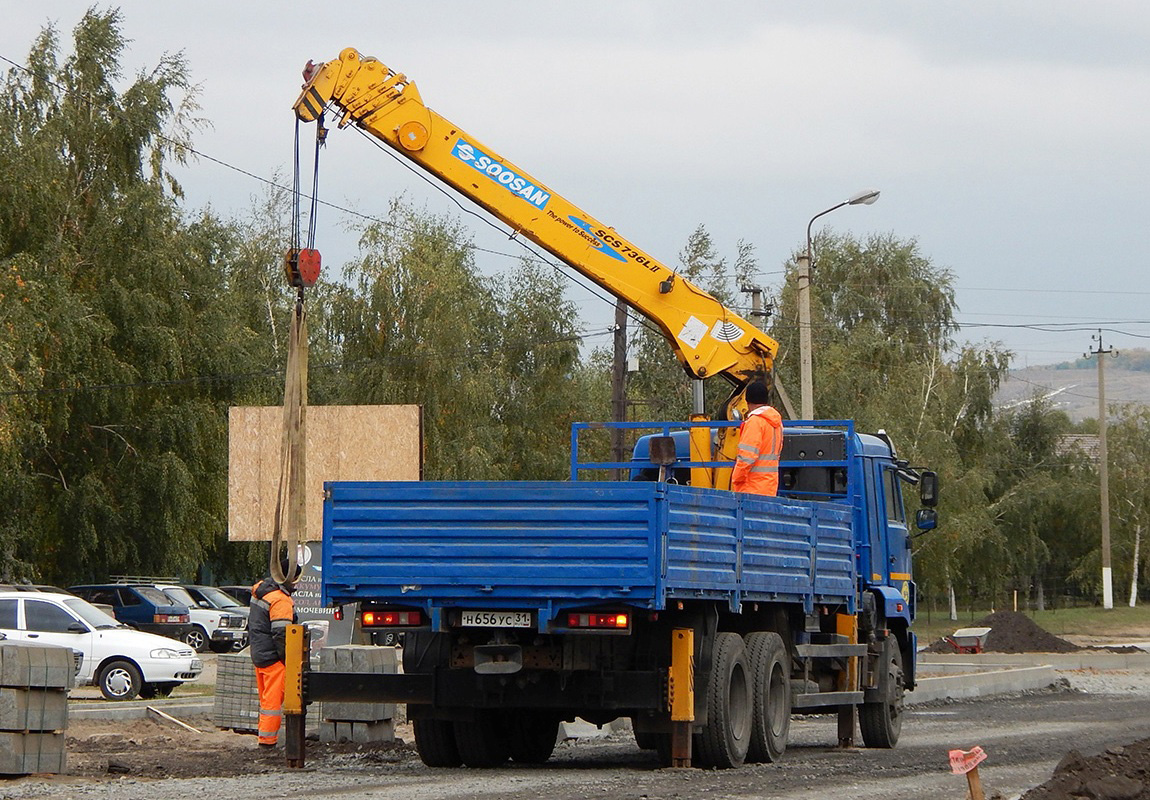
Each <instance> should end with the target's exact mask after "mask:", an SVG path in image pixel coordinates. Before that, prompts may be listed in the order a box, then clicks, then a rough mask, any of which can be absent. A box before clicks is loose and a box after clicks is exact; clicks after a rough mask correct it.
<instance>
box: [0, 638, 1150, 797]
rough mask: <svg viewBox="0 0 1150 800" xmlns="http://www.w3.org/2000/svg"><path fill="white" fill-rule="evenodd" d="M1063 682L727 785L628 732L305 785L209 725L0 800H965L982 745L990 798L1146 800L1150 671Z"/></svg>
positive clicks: (394, 746)
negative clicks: (540, 758) (874, 746)
mask: <svg viewBox="0 0 1150 800" xmlns="http://www.w3.org/2000/svg"><path fill="white" fill-rule="evenodd" d="M1016 622H1017V621H1016ZM1000 627H1001V628H1002V629H1004V630H1005V629H1006V628H1007V627H1008V626H1007V625H1006V623H1001V624H1000ZM1062 674H1063V675H1064V676H1065V677H1066V678H1067V680H1066V682H1065V685H1063V686H1061V687H1058V688H1056V689H1053V690H1050V691H1044V692H1037V693H1029V694H1023V695H1018V696H1012V697H1000V698H987V699H980V700H971V701H962V702H948V703H936V704H930V705H917V706H912V707H910V708H909V710H908V712H907V717H906V720H905V724H904V727H903V732H902V739H901V741H900V742H899V745H898V747H897V748H895V749H893V750H869V749H864V748H856V749H852V750H840V749H837V748H836V747H835V746H834V743H835V739H836V732H835V721H834V719H833V718H832V717H812V718H799V717H796V718H795V719H794V721H793V723H792V728H791V739H790V745H789V748H788V751H787V753H786V754H785V756H784V758H783V760H782V761H780V762H779V763H777V764H763V765H748V766H745V767H743V768H741V769H738V770H727V771H704V770H672V769H664V768H662V767H660V765H659V763H658V761H657V759H656V757H655V755H654V754H653V753H651V752H648V751H642V750H640V749H639V748H638V747H637V746H636V745H635V743H634V740H633V738H632V737H631V735H630V733H627V732H618V733H614V734H611V735H609V736H604V737H602V738H597V739H579V740H571V741H567V742H563V743H561V744H560V745H559V746H558V747H557V748H556V751H555V755H554V756H553V758H552V760H551V761H550V762H548V763H547V764H545V765H541V766H519V765H515V764H508V765H506V766H504V767H500V768H497V769H491V770H468V769H446V770H442V769H441V770H432V769H428V768H427V767H425V766H424V765H423V764H422V763H421V762H420V760H419V757H418V755H417V754H416V752H415V748H414V747H413V746H412V744H411V742H412V736H411V731H410V728H409V727H408V726H406V725H401V726H400V727H399V729H398V731H397V734H398V736H399V737H400V739H402V741H398V742H395V743H389V744H386V745H378V746H367V745H354V744H340V745H329V744H322V743H319V742H309V743H308V749H307V766H306V767H305V768H304V769H302V770H293V769H289V768H288V767H287V766H286V764H285V760H284V756H283V752H282V750H277V751H272V752H267V751H262V750H260V749H258V748H257V747H256V744H255V737H253V736H250V735H242V734H236V733H232V732H229V731H221V730H218V729H216V728H215V727H214V725H213V722H212V720H211V719H210V717H207V716H202V717H188V718H182V721H184V722H186V723H188V724H190V725H192V726H194V727H196V728H198V729H200V730H201V731H202V732H201V733H192V732H189V731H187V730H185V729H183V728H181V727H179V726H178V725H174V724H172V723H169V722H165V721H161V720H158V719H156V720H154V719H146V720H128V721H112V720H107V721H89V720H82V719H74V720H73V721H72V722H71V723H70V725H69V729H68V731H67V735H68V737H69V741H68V753H69V755H68V758H69V771H68V774H66V775H58V776H29V777H23V778H13V779H8V780H0V798H3V799H4V800H8V799H11V800H17V799H20V800H22V799H23V798H59V800H70V799H72V798H75V799H76V800H80V799H91V798H109V799H113V798H114V800H167V799H168V798H191V797H201V796H202V797H205V798H210V800H226V799H227V798H244V800H251V798H253V797H265V796H266V797H292V798H294V797H308V798H332V800H336V799H337V798H338V800H358V799H359V798H404V799H405V800H406V798H415V799H416V800H420V799H422V798H428V799H430V798H492V799H493V800H495V799H498V800H527V798H540V797H546V798H554V800H575V799H576V798H580V799H581V798H588V797H596V798H605V799H606V800H621V799H622V798H646V800H671V798H682V799H685V798H714V799H716V800H717V799H718V798H766V797H771V798H787V799H788V800H815V798H818V799H819V800H823V798H826V797H833V798H835V800H853V799H854V798H859V799H860V800H861V798H875V797H881V798H883V800H912V798H913V799H914V800H919V798H926V797H940V798H942V797H954V798H961V797H964V796H965V795H966V780H965V778H963V777H962V776H956V775H952V774H950V772H949V765H948V761H947V752H948V751H949V750H951V749H956V748H959V749H964V750H965V749H970V748H971V747H973V746H974V745H980V746H982V747H983V749H985V750H986V752H987V753H988V754H989V758H988V760H987V761H986V762H984V763H983V764H982V766H981V767H980V773H981V777H982V783H983V786H984V788H985V790H986V796H987V797H988V798H995V797H997V798H1002V799H1004V800H1005V799H1007V798H1016V797H1019V796H1020V795H1021V794H1022V793H1023V792H1025V791H1027V790H1029V789H1032V788H1033V787H1040V785H1042V786H1041V787H1040V788H1038V789H1034V790H1033V791H1032V792H1031V793H1030V794H1029V795H1027V796H1026V800H1071V799H1072V798H1073V800H1079V799H1080V798H1091V797H1093V798H1108V800H1120V798H1129V800H1150V789H1148V788H1147V787H1150V670H1146V671H1126V670H1122V671H1098V670H1076V671H1071V672H1065V673H1062ZM1072 751H1073V752H1074V754H1073V755H1069V756H1068V755H1067V754H1069V753H1071V752H1072ZM1060 762H1061V767H1060V771H1059V773H1058V775H1056V776H1055V777H1054V778H1053V780H1051V776H1052V774H1053V773H1054V770H1055V768H1056V767H1057V766H1058V765H1059V764H1060ZM1120 778H1121V780H1120Z"/></svg>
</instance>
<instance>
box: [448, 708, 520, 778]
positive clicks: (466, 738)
mask: <svg viewBox="0 0 1150 800" xmlns="http://www.w3.org/2000/svg"><path fill="white" fill-rule="evenodd" d="M478 714H479V715H478V716H477V717H476V718H475V719H474V720H473V721H468V722H464V721H457V722H456V723H455V746H456V747H458V748H459V757H460V758H461V759H462V760H463V763H464V764H466V765H467V766H469V767H498V766H499V765H500V764H502V763H503V762H504V761H506V760H507V758H508V757H509V756H510V755H511V743H510V740H509V737H508V735H507V728H506V727H505V726H504V725H501V724H500V723H501V722H502V721H503V720H501V719H496V717H495V716H494V714H493V713H492V712H490V711H487V712H482V711H480V712H478Z"/></svg>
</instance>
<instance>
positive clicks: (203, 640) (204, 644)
mask: <svg viewBox="0 0 1150 800" xmlns="http://www.w3.org/2000/svg"><path fill="white" fill-rule="evenodd" d="M208 641H209V639H208V632H207V631H205V630H204V629H203V628H201V627H200V626H199V625H195V626H193V627H192V629H191V630H190V631H188V632H187V633H185V634H184V644H186V645H187V646H188V647H190V648H192V649H193V650H195V651H196V652H197V653H202V652H204V651H205V650H207V649H208Z"/></svg>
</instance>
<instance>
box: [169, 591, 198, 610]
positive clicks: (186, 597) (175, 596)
mask: <svg viewBox="0 0 1150 800" xmlns="http://www.w3.org/2000/svg"><path fill="white" fill-rule="evenodd" d="M160 591H162V592H163V593H164V594H165V595H167V597H168V600H170V601H171V602H173V603H175V604H176V605H178V606H188V607H189V608H199V604H198V603H196V601H195V600H193V599H192V596H191V595H190V594H188V590H187V589H185V588H184V587H182V586H165V587H164V588H163V589H161V590H160Z"/></svg>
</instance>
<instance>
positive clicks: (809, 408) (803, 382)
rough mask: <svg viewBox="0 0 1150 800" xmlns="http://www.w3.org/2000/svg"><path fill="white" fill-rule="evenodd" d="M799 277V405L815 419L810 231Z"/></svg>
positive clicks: (803, 414) (804, 413) (809, 416)
mask: <svg viewBox="0 0 1150 800" xmlns="http://www.w3.org/2000/svg"><path fill="white" fill-rule="evenodd" d="M824 213H825V212H824ZM811 221H812V222H813V221H814V220H811ZM808 230H809V226H808ZM797 278H798V294H799V405H800V406H801V408H802V410H801V411H800V412H799V413H800V414H801V415H802V418H803V419H814V418H815V385H814V379H813V377H812V364H811V360H812V359H811V246H810V234H809V233H808V235H807V251H806V252H805V253H802V254H800V255H799V258H798V274H797Z"/></svg>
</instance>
